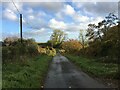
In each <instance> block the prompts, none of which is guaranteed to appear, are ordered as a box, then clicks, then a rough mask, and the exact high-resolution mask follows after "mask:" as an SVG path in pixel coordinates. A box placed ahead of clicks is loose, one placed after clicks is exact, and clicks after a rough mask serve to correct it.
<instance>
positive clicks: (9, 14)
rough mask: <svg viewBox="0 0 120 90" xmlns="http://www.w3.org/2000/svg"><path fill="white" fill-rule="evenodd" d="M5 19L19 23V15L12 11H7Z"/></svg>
mask: <svg viewBox="0 0 120 90" xmlns="http://www.w3.org/2000/svg"><path fill="white" fill-rule="evenodd" d="M3 17H4V18H6V19H9V20H12V21H17V19H18V18H17V15H16V14H15V13H14V12H13V11H12V10H10V9H6V10H5V11H4V12H3Z"/></svg>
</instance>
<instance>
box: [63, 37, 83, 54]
mask: <svg viewBox="0 0 120 90" xmlns="http://www.w3.org/2000/svg"><path fill="white" fill-rule="evenodd" d="M61 47H62V49H64V50H65V52H66V53H74V54H77V53H78V52H79V51H80V49H81V48H82V47H83V46H82V44H81V43H80V42H79V41H78V40H74V39H69V40H68V41H65V42H63V43H62V45H61Z"/></svg>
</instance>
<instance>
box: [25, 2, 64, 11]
mask: <svg viewBox="0 0 120 90" xmlns="http://www.w3.org/2000/svg"><path fill="white" fill-rule="evenodd" d="M25 4H26V5H27V6H29V7H33V8H38V7H39V8H43V9H45V10H47V11H49V12H57V11H59V10H60V9H61V8H62V7H63V3H62V2H27V3H25Z"/></svg>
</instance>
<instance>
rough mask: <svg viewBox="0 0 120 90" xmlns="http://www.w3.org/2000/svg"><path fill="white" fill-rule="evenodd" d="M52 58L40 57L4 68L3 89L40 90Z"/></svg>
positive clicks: (4, 66) (5, 65) (10, 64)
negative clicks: (38, 89)
mask: <svg viewBox="0 0 120 90" xmlns="http://www.w3.org/2000/svg"><path fill="white" fill-rule="evenodd" d="M51 59H52V57H50V56H47V55H40V56H37V57H35V58H34V59H28V60H26V61H25V62H24V63H20V62H19V63H9V64H4V65H3V66H2V70H3V72H2V88H40V87H41V85H42V84H43V82H44V78H45V76H46V73H47V71H48V67H49V63H50V61H51Z"/></svg>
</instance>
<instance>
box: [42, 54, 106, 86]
mask: <svg viewBox="0 0 120 90" xmlns="http://www.w3.org/2000/svg"><path fill="white" fill-rule="evenodd" d="M44 88H107V87H106V86H105V85H104V84H102V83H101V82H98V81H97V80H95V79H94V78H92V77H90V76H89V75H87V74H86V73H84V72H83V71H81V70H80V69H77V68H76V66H75V65H73V64H72V63H71V62H70V61H69V60H68V59H67V58H66V57H64V56H62V55H60V54H57V55H56V56H54V57H53V60H52V63H51V65H50V69H49V71H48V75H47V77H46V80H45V83H44Z"/></svg>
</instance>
